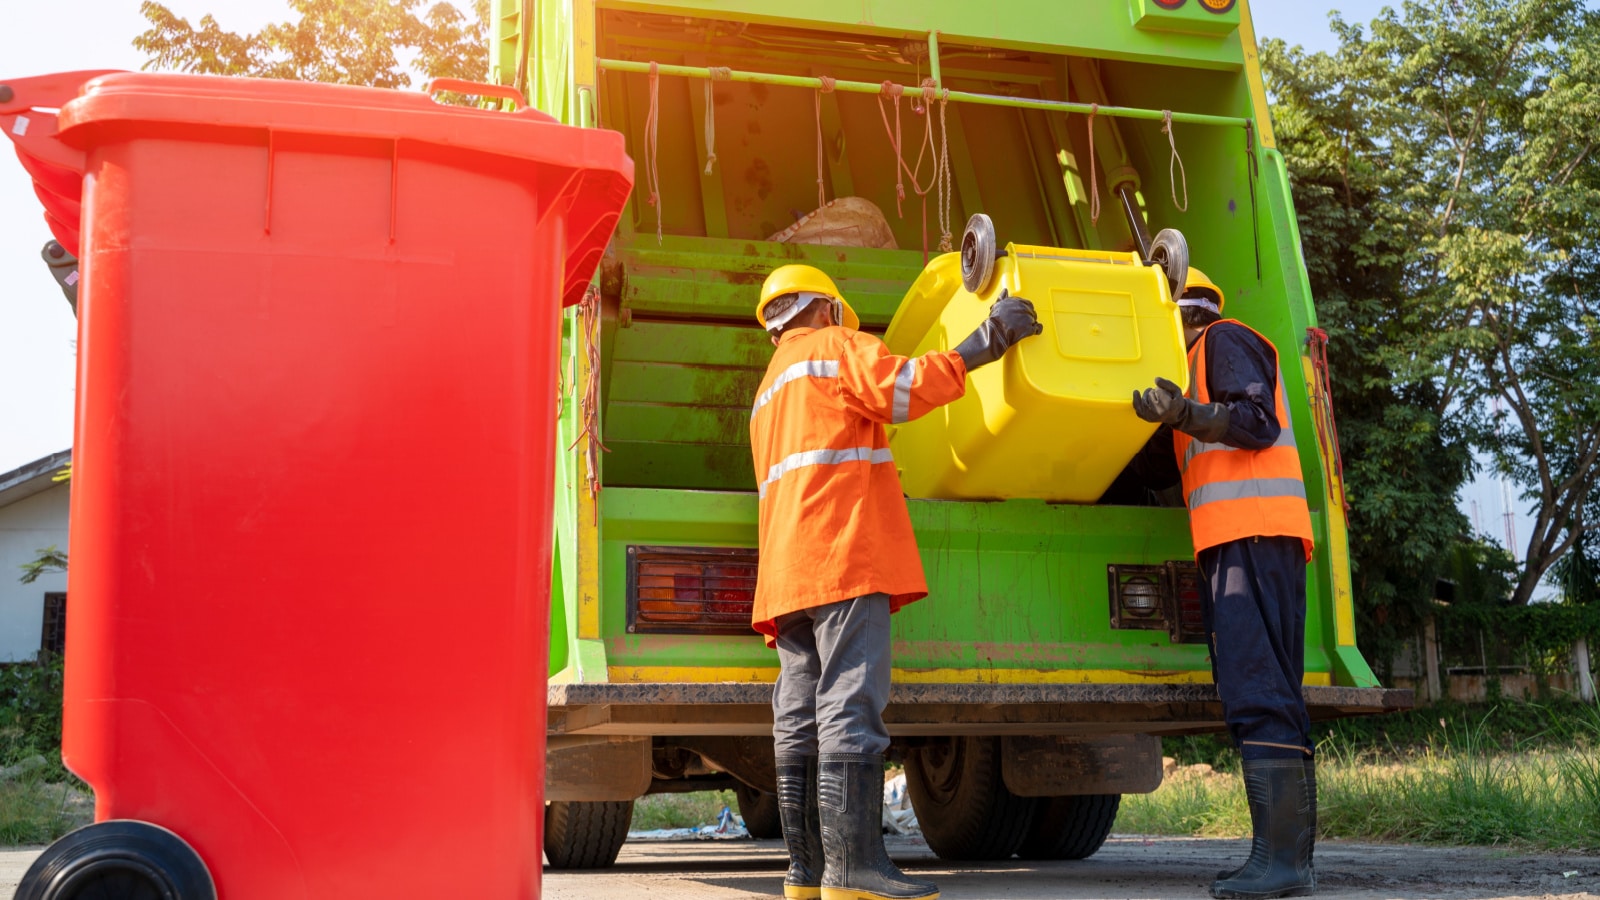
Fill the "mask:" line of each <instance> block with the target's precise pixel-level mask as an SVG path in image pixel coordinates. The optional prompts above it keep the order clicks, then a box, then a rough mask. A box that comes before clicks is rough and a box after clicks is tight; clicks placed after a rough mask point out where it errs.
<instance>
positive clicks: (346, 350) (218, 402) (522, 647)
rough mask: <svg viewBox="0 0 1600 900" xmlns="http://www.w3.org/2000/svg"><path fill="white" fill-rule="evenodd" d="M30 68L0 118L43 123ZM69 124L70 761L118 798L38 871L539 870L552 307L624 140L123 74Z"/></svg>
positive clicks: (70, 893) (488, 887)
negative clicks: (74, 231)
mask: <svg viewBox="0 0 1600 900" xmlns="http://www.w3.org/2000/svg"><path fill="white" fill-rule="evenodd" d="M12 86H13V87H12V91H11V92H12V93H13V94H14V97H13V99H12V100H11V101H10V103H9V105H0V115H4V116H6V117H7V118H5V119H4V124H7V125H13V123H14V121H15V119H16V118H18V117H19V116H20V117H23V118H27V117H29V116H32V118H33V120H34V122H35V124H36V125H39V127H40V128H41V129H43V130H44V131H46V132H53V130H54V129H53V128H51V127H47V126H48V125H50V124H51V123H47V122H44V121H43V120H45V119H48V118H49V117H50V111H49V110H41V109H37V108H35V109H30V108H29V103H30V101H29V98H28V97H27V96H25V95H26V93H27V84H26V83H24V82H12ZM456 89H457V90H464V91H466V92H468V93H484V94H487V93H490V92H493V91H495V90H496V89H494V88H490V87H488V86H478V87H477V88H470V87H469V88H461V87H457V88H456ZM501 90H503V89H501ZM3 93H4V92H0V94H3ZM31 105H32V107H38V108H43V107H50V106H57V105H61V102H60V99H56V101H55V102H54V103H52V102H49V101H48V100H44V101H43V102H34V103H32V104H31ZM13 127H14V126H13ZM59 140H60V142H62V143H63V144H64V145H65V146H66V148H67V151H70V152H66V151H63V152H62V153H60V154H57V156H56V158H55V161H54V162H50V161H49V160H43V162H44V165H43V166H42V168H41V170H45V169H49V168H50V167H51V166H59V165H60V164H61V160H64V159H65V160H69V161H70V158H71V153H72V152H76V153H79V154H81V157H80V158H81V165H82V167H83V168H82V173H83V179H82V195H81V203H82V223H81V234H82V242H81V247H80V246H72V247H68V248H67V249H68V250H70V251H72V252H75V253H77V255H78V256H79V257H81V259H82V265H83V269H82V271H83V277H84V283H83V290H82V293H81V295H80V301H81V319H80V339H79V344H78V361H79V369H78V391H77V399H78V408H77V440H76V447H75V453H74V467H73V497H72V502H73V508H72V551H73V561H72V569H71V573H70V579H71V581H70V596H71V598H72V602H71V609H70V611H69V613H68V625H67V633H68V638H67V650H66V661H67V673H66V734H65V748H64V756H65V759H66V762H67V764H68V766H69V767H70V768H71V769H72V770H73V771H74V772H76V773H77V774H78V775H79V776H81V777H82V778H83V779H84V780H85V781H87V782H88V783H89V784H90V785H92V786H93V787H94V789H95V794H96V819H97V820H99V824H96V825H93V826H90V827H89V828H87V829H85V830H83V831H80V832H77V833H75V834H73V835H69V836H68V837H66V838H63V839H62V840H61V841H60V842H58V843H57V844H56V845H55V846H53V847H52V848H50V849H49V850H47V851H46V852H45V854H44V856H43V857H41V858H40V861H39V863H38V864H36V865H35V866H34V868H33V869H32V870H31V871H30V873H29V875H28V877H27V880H26V881H25V883H24V885H23V887H22V888H21V890H20V892H19V894H18V896H19V897H28V898H59V900H68V898H78V897H89V896H128V897H133V896H147V895H148V896H152V897H155V896H161V897H174V898H182V900H191V898H197V897H210V896H212V891H213V886H212V883H213V881H214V891H215V893H216V894H217V895H220V896H222V897H225V898H227V900H247V898H262V900H268V898H270V900H290V898H302V897H304V898H311V897H315V898H341V900H344V898H365V897H373V898H378V897H381V898H404V897H416V898H447V897H473V898H498V897H505V898H513V897H518V898H520V897H536V896H537V895H538V880H539V867H540V860H539V847H540V834H539V829H540V827H541V821H542V814H543V802H542V793H541V791H542V779H543V765H544V753H543V744H544V732H545V709H544V706H545V679H546V654H547V643H546V642H547V637H546V629H547V622H546V616H547V593H548V591H549V588H550V555H551V547H550V540H551V539H550V528H551V523H550V516H551V509H552V498H551V491H552V486H553V479H554V455H555V449H556V448H555V431H554V426H555V418H556V413H557V410H556V408H555V402H556V384H557V371H556V358H557V348H558V341H559V332H560V321H561V319H560V311H561V307H562V306H563V305H564V304H571V303H574V302H576V301H578V300H579V299H581V298H582V297H583V296H584V293H585V290H586V288H587V286H588V283H589V279H590V277H591V274H592V272H593V270H594V267H595V265H596V264H597V262H598V260H599V258H600V255H601V253H602V252H603V250H604V247H605V244H606V241H607V240H608V239H609V237H610V235H611V231H612V226H613V224H614V222H615V220H616V217H617V215H618V214H619V211H620V210H621V208H622V205H623V203H624V201H625V199H626V197H627V194H628V191H629V189H630V185H631V179H632V169H633V167H632V163H631V162H630V161H629V160H628V158H627V157H626V155H625V153H624V151H623V141H622V138H621V136H620V135H618V134H615V133H612V132H605V131H596V130H579V129H575V128H569V127H565V126H562V125H559V124H556V123H555V122H554V121H553V120H551V119H549V118H548V117H546V116H544V115H542V114H540V113H538V112H536V111H532V110H520V111H518V112H515V113H509V112H499V111H491V110H486V109H463V108H457V107H445V106H440V105H436V104H435V103H433V102H432V101H431V100H429V99H428V97H426V96H424V95H421V94H403V93H398V92H394V91H384V90H374V89H366V88H351V87H339V86H330V85H319V84H302V83H291V82H266V81H252V80H244V79H224V78H209V77H192V76H176V75H135V74H118V75H111V76H106V77H101V78H97V79H95V80H92V81H90V82H88V83H87V84H86V85H84V86H83V88H82V91H81V94H80V95H79V96H78V97H77V98H76V99H73V100H71V101H70V102H67V103H65V105H64V106H63V107H62V108H61V110H60V115H59ZM19 149H20V150H22V152H23V153H24V154H28V153H29V152H30V151H29V146H28V144H27V143H26V142H20V143H19ZM51 152H52V151H41V153H42V154H43V156H49V155H50V153H51ZM43 156H41V157H40V158H41V159H42V158H43ZM53 193H54V194H57V195H59V194H60V192H59V191H55V192H53ZM41 196H43V195H41ZM65 199H66V200H68V201H71V200H74V199H76V198H71V197H67V198H65ZM48 202H50V201H49V200H48V199H47V203H48ZM58 206H60V204H59V203H58ZM66 230H69V231H70V229H66ZM61 237H62V235H58V238H61ZM125 820H135V821H133V822H129V821H125ZM141 884H142V885H144V886H145V887H148V888H149V889H150V890H149V891H147V893H137V892H135V888H136V887H137V886H139V885H141ZM96 889H101V890H108V891H109V893H105V894H101V893H96V892H95V891H96Z"/></svg>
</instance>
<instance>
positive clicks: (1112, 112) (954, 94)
mask: <svg viewBox="0 0 1600 900" xmlns="http://www.w3.org/2000/svg"><path fill="white" fill-rule="evenodd" d="M931 43H932V42H931V41H930V44H931ZM652 66H654V68H655V71H656V73H657V74H659V75H668V76H678V77H681V78H698V79H700V80H702V81H705V80H709V79H711V78H713V77H715V78H717V79H718V80H720V81H734V82H739V83H741V84H772V85H777V86H779V87H798V88H812V89H821V88H822V87H823V86H824V82H823V81H822V79H820V78H807V77H805V76H801V75H777V74H773V73H771V72H740V71H736V70H729V71H727V72H717V73H713V72H712V70H711V69H709V68H705V67H700V66H674V65H667V64H665V63H647V62H632V61H629V60H625V59H602V60H600V68H601V69H602V70H610V71H615V72H635V73H649V72H650V71H651V67H652ZM937 68H938V67H937V65H934V66H932V67H931V68H930V71H932V70H935V69H937ZM933 77H934V80H935V82H937V81H938V77H937V75H935V76H933ZM832 89H833V90H837V91H844V92H845V93H847V94H881V93H884V92H885V90H886V88H885V87H884V85H883V84H882V83H878V84H867V83H865V82H861V81H834V82H833V87H832ZM887 90H888V91H890V92H893V93H900V94H915V93H918V92H919V91H920V88H918V87H915V86H907V85H903V84H893V83H892V82H891V83H890V85H889V87H888V88H887ZM938 96H940V97H942V98H943V99H945V100H949V101H950V102H952V103H976V104H978V105H980V106H1006V107H1011V108H1013V109H1039V110H1044V111H1046V112H1060V113H1078V114H1080V115H1088V114H1089V112H1090V111H1091V110H1093V111H1094V112H1096V114H1098V115H1102V116H1108V117H1110V118H1113V119H1143V120H1145V121H1147V122H1164V121H1166V120H1167V119H1169V118H1170V119H1171V120H1172V121H1174V122H1177V123H1180V124H1187V125H1222V126H1229V127H1233V128H1243V127H1244V126H1245V125H1246V124H1248V123H1249V121H1250V120H1249V119H1246V118H1243V117H1240V116H1213V115H1206V114H1204V113H1187V112H1174V111H1172V110H1170V109H1129V108H1126V107H1121V106H1099V107H1095V106H1091V105H1090V104H1088V103H1068V102H1066V101H1064V100H1035V99H1032V98H1028V97H1001V96H996V95H994V94H975V93H971V92H969V91H944V92H943V93H942V94H939V95H938Z"/></svg>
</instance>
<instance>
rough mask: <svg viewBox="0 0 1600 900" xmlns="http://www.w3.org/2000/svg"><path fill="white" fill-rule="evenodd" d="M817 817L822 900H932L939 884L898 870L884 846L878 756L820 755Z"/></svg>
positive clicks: (859, 754)
mask: <svg viewBox="0 0 1600 900" xmlns="http://www.w3.org/2000/svg"><path fill="white" fill-rule="evenodd" d="M817 808H818V811H819V812H821V814H822V852H823V856H824V858H825V859H826V865H824V866H823V869H822V900H937V898H938V896H939V886H938V885H936V884H933V883H931V882H927V881H920V880H918V879H915V878H911V877H909V876H907V875H906V874H905V873H904V872H901V871H900V870H899V868H897V867H896V866H895V864H894V863H892V862H890V861H889V853H888V851H886V850H885V849H884V847H883V757H882V756H879V755H877V754H868V753H824V754H822V756H821V764H820V765H819V766H818V774H817Z"/></svg>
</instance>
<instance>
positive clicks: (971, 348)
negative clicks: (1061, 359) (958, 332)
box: [956, 288, 1044, 372]
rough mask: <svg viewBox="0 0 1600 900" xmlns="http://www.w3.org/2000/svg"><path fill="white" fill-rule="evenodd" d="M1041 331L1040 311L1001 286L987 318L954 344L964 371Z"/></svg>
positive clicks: (992, 359)
mask: <svg viewBox="0 0 1600 900" xmlns="http://www.w3.org/2000/svg"><path fill="white" fill-rule="evenodd" d="M1042 331H1044V326H1043V325H1040V324H1039V314H1038V313H1036V312H1034V310H1033V303H1031V302H1030V301H1028V300H1025V299H1023V298H1022V297H1013V296H1011V293H1010V292H1009V291H1007V290H1006V289H1005V288H1001V289H1000V297H999V299H997V300H995V301H994V305H993V306H991V307H989V318H987V319H984V320H983V324H981V325H979V326H978V330H977V331H974V332H973V333H972V334H969V335H967V339H966V340H964V341H962V342H961V343H960V344H959V345H957V346H956V352H957V353H959V354H960V355H961V360H962V361H963V362H965V363H966V364H967V371H968V372H971V371H972V370H973V369H976V368H978V367H979V366H986V365H988V364H989V363H992V362H994V361H995V360H997V359H999V358H1000V357H1002V356H1005V355H1006V351H1007V350H1010V349H1011V346H1012V345H1013V344H1015V343H1016V342H1017V341H1020V340H1022V339H1023V338H1025V337H1031V336H1033V335H1036V334H1039V333H1040V332H1042Z"/></svg>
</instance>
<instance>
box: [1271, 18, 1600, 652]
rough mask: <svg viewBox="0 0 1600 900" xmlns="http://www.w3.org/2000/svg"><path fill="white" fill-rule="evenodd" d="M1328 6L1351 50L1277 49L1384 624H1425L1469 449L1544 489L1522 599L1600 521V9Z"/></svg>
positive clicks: (1365, 592) (1371, 577)
mask: <svg viewBox="0 0 1600 900" xmlns="http://www.w3.org/2000/svg"><path fill="white" fill-rule="evenodd" d="M1333 25H1334V31H1335V33H1336V34H1337V35H1338V37H1339V42H1340V45H1339V48H1338V49H1337V50H1336V51H1334V52H1333V53H1331V54H1329V53H1314V54H1309V53H1305V52H1304V51H1302V50H1300V49H1298V48H1293V49H1291V48H1288V47H1286V46H1284V45H1283V44H1282V43H1281V42H1271V43H1269V44H1268V45H1267V46H1266V47H1264V48H1263V52H1262V62H1263V67H1264V70H1265V73H1266V75H1267V78H1268V83H1269V89H1270V91H1271V94H1272V98H1273V101H1274V117H1275V120H1276V122H1277V125H1278V132H1279V137H1280V143H1281V145H1282V148H1283V151H1284V154H1285V156H1286V158H1287V159H1288V160H1289V164H1290V170H1291V177H1292V179H1293V184H1294V191H1295V202H1296V205H1297V207H1298V208H1299V212H1300V215H1301V218H1302V223H1301V232H1302V234H1303V235H1304V236H1305V246H1306V251H1307V252H1306V256H1307V263H1308V269H1309V270H1310V272H1311V277H1312V286H1313V289H1314V291H1315V293H1316V295H1317V297H1318V301H1319V315H1320V317H1321V318H1322V319H1323V320H1324V322H1325V327H1327V328H1328V330H1329V331H1330V334H1331V335H1332V336H1333V338H1334V342H1333V344H1332V345H1331V355H1332V359H1331V362H1332V365H1333V367H1334V376H1335V379H1336V390H1335V400H1336V402H1337V404H1338V413H1339V415H1340V419H1341V426H1342V427H1341V437H1342V438H1343V439H1344V441H1343V444H1342V448H1343V450H1344V452H1345V454H1346V459H1347V467H1346V468H1347V473H1348V475H1349V480H1350V486H1351V494H1352V498H1353V504H1354V507H1353V509H1352V522H1351V535H1352V544H1353V548H1352V550H1353V557H1354V567H1355V580H1356V591H1357V598H1358V603H1359V608H1360V612H1361V613H1362V615H1363V619H1364V622H1363V625H1364V626H1366V627H1365V628H1364V629H1363V639H1364V642H1371V641H1372V639H1374V638H1376V639H1378V640H1379V641H1382V640H1385V639H1388V640H1393V639H1394V638H1396V637H1398V636H1400V635H1404V634H1407V633H1409V632H1410V630H1411V627H1412V626H1413V625H1414V623H1415V620H1416V618H1417V617H1418V615H1419V613H1420V612H1421V604H1423V603H1424V602H1425V601H1426V600H1427V599H1429V598H1428V596H1427V594H1428V590H1429V588H1430V586H1431V585H1432V583H1433V578H1434V576H1435V575H1436V574H1437V573H1439V572H1440V571H1443V570H1444V568H1445V567H1446V564H1447V562H1448V555H1449V549H1450V546H1451V544H1452V542H1453V540H1454V538H1455V536H1456V535H1458V534H1461V533H1464V532H1465V530H1466V529H1465V523H1464V522H1463V521H1462V519H1461V516H1460V514H1459V513H1458V512H1456V511H1455V509H1454V505H1455V504H1454V500H1455V495H1456V492H1457V489H1458V488H1459V486H1460V485H1461V483H1462V482H1463V481H1464V479H1465V477H1466V475H1467V474H1469V471H1470V468H1471V458H1470V455H1469V451H1470V450H1471V449H1473V448H1476V449H1477V450H1479V451H1480V452H1481V453H1483V454H1484V455H1485V457H1486V458H1488V459H1489V460H1491V461H1492V465H1493V466H1494V467H1495V468H1496V469H1497V470H1499V471H1500V472H1502V473H1504V474H1506V475H1508V476H1510V477H1511V478H1512V479H1514V480H1515V481H1516V482H1517V483H1518V484H1519V485H1521V486H1522V487H1523V489H1524V496H1525V497H1527V498H1528V499H1530V500H1532V501H1533V503H1534V506H1535V521H1534V529H1533V534H1532V535H1530V536H1529V538H1528V546H1527V547H1526V548H1524V552H1523V556H1524V560H1525V561H1524V564H1523V567H1522V569H1521V571H1520V572H1519V573H1518V575H1517V578H1516V579H1515V583H1514V586H1513V590H1512V597H1513V599H1514V600H1515V601H1516V602H1518V603H1526V602H1527V601H1528V600H1529V599H1530V598H1531V597H1532V595H1533V592H1534V590H1535V588H1536V587H1537V586H1538V584H1539V582H1540V580H1541V579H1542V578H1543V577H1544V575H1545V573H1546V572H1547V571H1548V570H1549V569H1550V567H1551V566H1552V565H1554V564H1555V563H1556V562H1557V561H1558V560H1560V559H1561V558H1562V557H1563V556H1564V555H1565V554H1566V553H1567V552H1568V551H1569V550H1570V549H1571V548H1572V547H1573V546H1574V544H1575V543H1576V542H1577V541H1578V539H1579V538H1581V536H1582V535H1583V533H1584V532H1585V531H1586V530H1592V529H1593V528H1595V527H1597V526H1600V508H1597V501H1596V500H1595V495H1596V493H1597V490H1596V483H1597V479H1600V349H1597V348H1600V340H1597V338H1600V317H1597V311H1600V310H1597V306H1596V304H1595V303H1594V301H1593V300H1592V299H1591V298H1593V297H1594V296H1596V294H1597V291H1600V251H1597V248H1596V245H1595V242H1594V241H1593V238H1592V236H1593V235H1594V234H1595V233H1596V231H1597V230H1600V154H1596V153H1595V152H1594V150H1595V149H1596V147H1597V146H1600V89H1596V87H1595V86H1596V84H1597V83H1600V53H1597V52H1596V51H1594V50H1592V49H1591V48H1592V47H1593V46H1595V44H1596V40H1597V38H1600V14H1597V13H1595V12H1592V11H1590V10H1587V9H1585V8H1584V6H1583V5H1582V4H1580V3H1579V2H1577V0H1459V2H1453V3H1448V4H1446V3H1432V2H1418V0H1409V2H1406V3H1405V4H1404V6H1403V7H1402V8H1401V9H1399V10H1398V11H1397V10H1394V9H1386V10H1385V11H1384V12H1383V14H1382V15H1381V16H1380V17H1379V18H1378V19H1376V20H1375V21H1373V22H1372V23H1371V25H1370V26H1369V27H1368V28H1366V29H1363V28H1361V27H1359V26H1353V25H1349V24H1347V23H1345V22H1343V21H1342V20H1341V19H1339V18H1338V17H1337V16H1336V17H1335V18H1334V22H1333ZM1374 626H1375V627H1374ZM1385 626H1387V628H1385ZM1372 649H1373V650H1374V651H1375V652H1374V653H1373V655H1374V656H1376V657H1378V658H1380V659H1381V658H1384V657H1385V656H1386V655H1387V654H1386V653H1384V652H1382V649H1381V648H1376V647H1374V648H1372Z"/></svg>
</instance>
